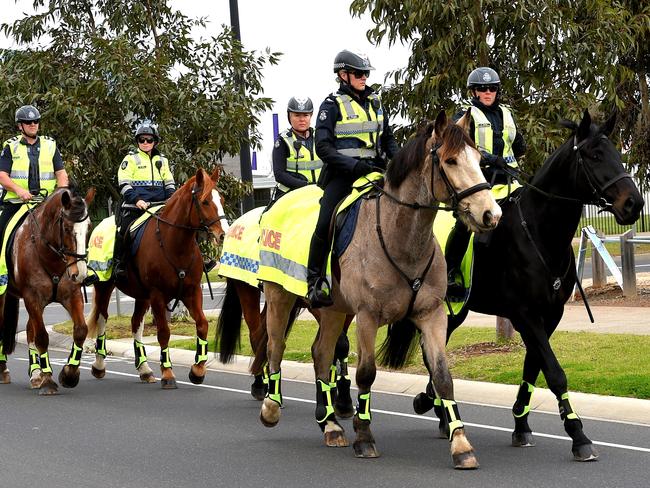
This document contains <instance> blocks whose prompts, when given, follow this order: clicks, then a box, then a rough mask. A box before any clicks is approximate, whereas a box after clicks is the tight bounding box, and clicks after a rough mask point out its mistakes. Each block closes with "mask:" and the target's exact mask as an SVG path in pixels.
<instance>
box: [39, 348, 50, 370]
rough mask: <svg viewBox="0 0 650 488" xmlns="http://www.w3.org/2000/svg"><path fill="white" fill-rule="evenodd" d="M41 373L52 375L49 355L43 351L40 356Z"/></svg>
mask: <svg viewBox="0 0 650 488" xmlns="http://www.w3.org/2000/svg"><path fill="white" fill-rule="evenodd" d="M40 362H41V371H42V372H43V373H50V374H52V365H51V364H50V355H49V354H48V353H47V351H45V352H44V353H43V354H41V360H40Z"/></svg>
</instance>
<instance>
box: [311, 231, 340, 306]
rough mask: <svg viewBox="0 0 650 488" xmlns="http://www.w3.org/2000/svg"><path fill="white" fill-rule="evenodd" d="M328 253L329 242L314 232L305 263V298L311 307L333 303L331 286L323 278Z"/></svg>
mask: <svg viewBox="0 0 650 488" xmlns="http://www.w3.org/2000/svg"><path fill="white" fill-rule="evenodd" d="M328 254H329V242H327V240H324V239H322V238H320V237H319V236H318V235H316V234H314V236H313V237H312V239H311V246H310V248H309V262H308V264H307V299H308V300H309V304H310V306H311V308H320V307H329V306H330V305H332V304H333V303H334V302H333V301H332V287H331V286H330V284H329V283H328V281H327V278H325V266H326V263H327V256H328Z"/></svg>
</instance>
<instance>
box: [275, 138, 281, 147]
mask: <svg viewBox="0 0 650 488" xmlns="http://www.w3.org/2000/svg"><path fill="white" fill-rule="evenodd" d="M274 146H275V147H280V139H276V140H275V144H274Z"/></svg>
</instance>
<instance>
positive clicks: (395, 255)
mask: <svg viewBox="0 0 650 488" xmlns="http://www.w3.org/2000/svg"><path fill="white" fill-rule="evenodd" d="M468 121H469V119H468V114H465V116H463V117H462V118H461V119H460V120H459V122H458V124H459V125H456V124H448V123H447V117H446V115H445V113H444V112H441V113H440V114H439V115H438V117H437V118H436V121H435V124H430V125H429V126H427V127H426V129H425V130H421V131H420V132H419V133H418V135H417V136H416V137H415V138H413V139H412V140H411V141H409V143H407V144H406V146H404V147H403V148H402V149H401V150H400V151H399V152H398V153H397V154H396V156H395V158H394V159H393V161H392V162H391V163H390V164H389V166H388V169H387V172H386V182H385V186H384V188H383V189H381V190H380V191H379V192H378V194H377V195H375V197H374V198H369V199H363V200H362V202H361V204H360V205H361V206H360V209H359V216H358V223H357V227H356V229H355V232H354V235H353V237H352V241H351V242H350V245H349V246H348V248H347V249H346V250H345V252H344V253H343V255H342V256H341V257H340V258H339V259H338V263H339V266H340V279H336V277H334V280H333V287H332V291H333V299H334V304H333V305H332V306H331V307H325V308H323V309H321V312H320V313H321V319H320V329H319V333H318V336H317V338H316V340H315V342H314V344H313V346H312V353H313V357H314V369H315V372H316V399H317V405H316V420H317V422H318V424H319V426H320V428H321V430H322V431H323V432H324V436H325V443H326V445H328V446H332V447H344V446H347V445H348V441H347V439H346V437H345V432H344V430H343V428H342V427H341V425H340V424H339V423H338V422H337V420H336V418H335V415H334V407H333V405H332V402H331V389H330V387H329V384H328V383H329V373H330V366H331V364H332V360H333V357H334V349H335V345H336V341H337V339H338V337H339V336H340V334H341V332H342V330H343V325H344V323H345V318H346V316H348V315H356V317H357V318H356V321H357V344H358V356H359V359H358V368H357V371H356V383H357V386H358V388H359V393H358V406H357V412H356V414H355V416H354V419H353V426H354V430H355V432H356V440H355V442H354V451H355V455H356V456H357V457H364V458H370V457H377V456H378V455H379V453H378V451H377V449H376V445H375V439H374V437H373V435H372V432H371V429H370V423H371V408H370V399H371V387H372V384H373V382H374V379H375V376H376V365H375V340H376V335H377V330H378V328H379V327H380V326H381V325H382V324H392V325H391V328H390V333H391V334H401V329H402V327H404V326H408V325H410V324H414V325H415V326H416V327H417V328H418V329H419V330H421V332H422V344H423V347H424V349H425V350H426V352H427V358H428V360H429V366H430V367H431V368H432V369H433V371H434V374H433V381H434V384H435V390H436V391H437V392H438V393H439V395H440V396H441V397H442V398H443V399H444V405H445V412H446V414H447V416H448V417H449V419H450V422H451V423H452V428H451V429H450V434H449V440H450V441H451V443H450V448H451V456H452V459H453V463H454V467H456V468H460V469H472V468H476V467H477V466H478V461H477V460H476V456H475V454H474V449H473V447H472V446H471V444H470V442H469V441H468V440H467V437H466V435H465V428H464V424H463V423H462V421H461V420H460V415H459V413H458V406H457V405H456V402H455V401H454V392H453V382H452V379H451V375H450V373H449V368H448V366H447V359H446V354H445V339H446V331H447V317H446V315H445V307H444V302H443V300H444V297H445V291H446V287H447V272H446V265H445V260H444V256H443V254H442V252H441V250H440V246H439V244H438V242H437V241H436V240H435V238H434V236H433V232H432V226H433V220H434V218H435V216H436V213H437V210H438V209H439V208H440V207H439V206H438V202H445V203H449V204H451V207H452V208H453V209H454V211H456V212H457V213H458V215H459V216H460V218H461V219H462V220H463V222H465V223H466V224H467V225H468V226H469V227H470V228H471V229H473V230H475V231H477V232H483V231H487V230H491V229H493V228H494V227H495V226H496V225H497V222H498V221H499V218H500V216H501V210H500V208H499V206H498V205H497V204H496V202H495V201H494V198H493V197H492V196H491V195H490V193H489V191H488V189H489V185H488V184H487V183H486V181H485V178H484V177H483V175H482V173H481V170H480V167H479V161H480V159H481V156H480V153H479V152H478V150H477V149H476V147H475V146H474V143H473V142H472V140H471V139H470V138H469V136H468V134H467V123H468ZM271 211H272V210H271ZM264 294H265V296H266V303H267V307H268V308H267V314H266V315H267V330H268V335H269V340H268V358H269V394H267V397H266V398H265V399H264V402H263V404H262V410H261V412H260V419H261V421H262V423H263V424H264V425H266V426H268V427H272V426H274V425H276V424H277V423H278V422H279V420H280V407H281V404H282V396H281V393H280V392H281V388H280V382H281V373H280V371H281V368H280V364H281V361H282V355H283V351H284V347H285V330H286V327H287V318H288V316H289V312H290V311H291V309H292V308H293V306H294V304H295V302H296V300H297V299H298V297H297V296H296V295H294V294H292V293H289V292H287V291H286V290H285V289H284V288H282V287H281V286H279V285H278V284H276V283H272V282H265V283H264ZM405 356H406V354H401V355H400V354H398V355H393V356H392V355H390V351H389V356H388V357H387V358H386V360H387V361H386V362H387V363H388V364H390V365H391V366H394V367H399V366H401V365H403V364H404V361H405Z"/></svg>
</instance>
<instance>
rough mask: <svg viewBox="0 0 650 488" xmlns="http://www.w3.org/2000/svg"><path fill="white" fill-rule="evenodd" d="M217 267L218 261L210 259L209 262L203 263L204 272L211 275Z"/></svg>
mask: <svg viewBox="0 0 650 488" xmlns="http://www.w3.org/2000/svg"><path fill="white" fill-rule="evenodd" d="M216 265H217V261H216V260H215V259H212V258H210V260H209V261H204V262H203V271H205V272H206V273H209V272H210V271H212V270H213V269H214V268H215V266H216Z"/></svg>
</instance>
